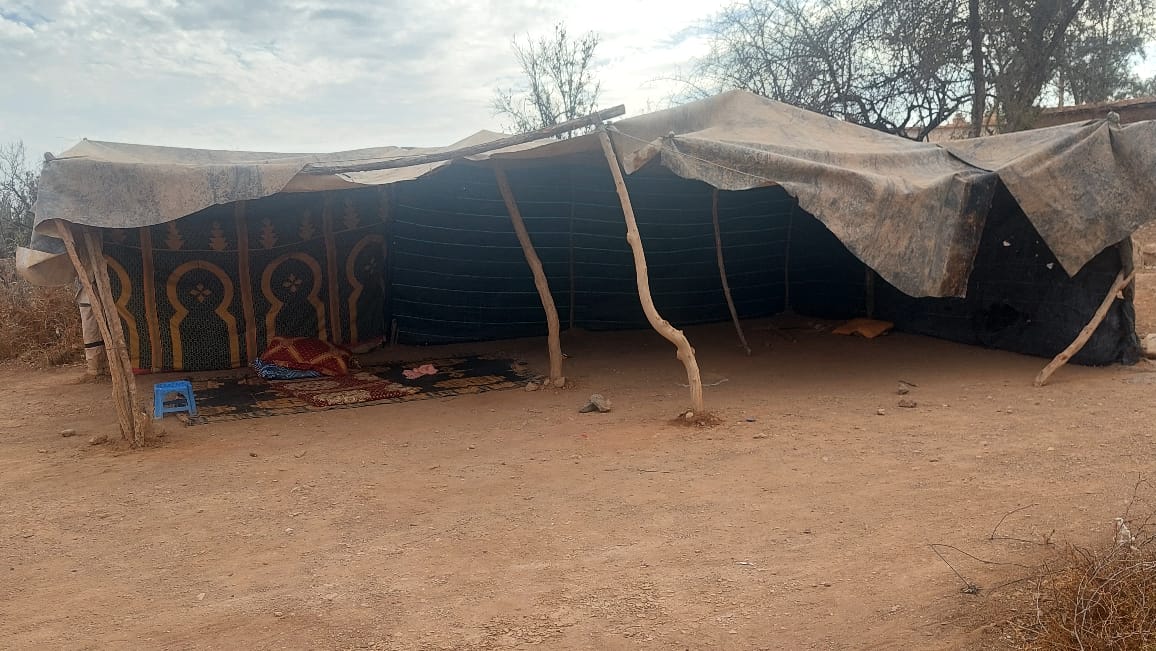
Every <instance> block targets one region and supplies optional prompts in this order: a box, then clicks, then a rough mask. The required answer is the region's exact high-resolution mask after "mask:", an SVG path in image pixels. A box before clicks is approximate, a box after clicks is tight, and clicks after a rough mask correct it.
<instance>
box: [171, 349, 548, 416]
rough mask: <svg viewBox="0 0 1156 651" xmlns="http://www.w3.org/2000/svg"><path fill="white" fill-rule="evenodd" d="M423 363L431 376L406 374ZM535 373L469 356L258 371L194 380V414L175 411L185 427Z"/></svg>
mask: <svg viewBox="0 0 1156 651" xmlns="http://www.w3.org/2000/svg"><path fill="white" fill-rule="evenodd" d="M423 364H431V365H433V366H434V367H435V368H436V369H437V373H435V374H434V375H425V376H422V377H419V378H416V379H408V378H406V377H405V375H404V372H405V371H406V369H411V368H414V367H415V366H420V365H423ZM534 377H535V375H534V374H533V373H531V372H530V370H529V368H528V367H527V366H526V364H525V363H523V362H515V361H511V360H508V359H494V358H489V357H480V356H468V357H456V358H447V359H435V360H429V361H425V362H416V363H415V362H407V363H405V364H392V365H388V366H376V367H373V368H367V369H360V370H356V371H353V372H352V373H350V374H349V375H344V376H340V377H322V378H311V379H305V380H264V379H261V378H259V377H257V376H256V375H250V376H245V377H241V378H227V379H217V380H211V379H210V380H194V381H193V393H194V395H195V397H196V400H197V411H198V415H197V416H196V417H190V416H188V415H187V414H179V415H178V418H180V419H181V420H182V421H184V422H185V423H186V424H188V425H197V424H201V423H213V422H221V421H230V420H239V419H244V418H261V417H265V416H280V415H285V414H299V413H303V412H309V411H324V410H327V409H345V408H350V407H362V406H367V405H379V404H386V403H393V402H408V401H411V400H424V399H427V398H448V397H452V396H460V395H468V394H475V393H483V392H486V391H500V390H504V389H519V388H522V387H524V386H525V384H526V382H527V381H529V380H531V379H533V378H534Z"/></svg>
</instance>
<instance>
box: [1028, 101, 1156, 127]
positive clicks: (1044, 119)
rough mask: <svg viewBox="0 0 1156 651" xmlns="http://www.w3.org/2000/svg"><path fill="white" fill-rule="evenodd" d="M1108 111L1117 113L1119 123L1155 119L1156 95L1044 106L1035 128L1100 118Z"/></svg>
mask: <svg viewBox="0 0 1156 651" xmlns="http://www.w3.org/2000/svg"><path fill="white" fill-rule="evenodd" d="M1109 111H1114V112H1115V113H1117V114H1119V116H1120V124H1128V123H1129V122H1140V121H1141V120H1156V97H1137V98H1135V99H1122V100H1118V101H1115V102H1097V103H1095V104H1080V105H1078V106H1059V107H1053V108H1046V109H1043V110H1042V111H1040V116H1039V117H1038V118H1037V119H1036V128H1037V129H1039V128H1042V127H1054V126H1056V125H1057V124H1069V123H1072V122H1084V121H1086V120H1100V119H1103V118H1104V117H1106V116H1107V115H1108V112H1109Z"/></svg>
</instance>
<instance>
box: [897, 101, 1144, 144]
mask: <svg viewBox="0 0 1156 651" xmlns="http://www.w3.org/2000/svg"><path fill="white" fill-rule="evenodd" d="M1110 112H1115V113H1116V114H1118V115H1119V116H1120V124H1129V123H1132V122H1140V121H1142V120H1156V97H1137V98H1134V99H1122V100H1116V101H1114V102H1096V103H1093V104H1079V105H1076V106H1051V107H1047V108H1043V109H1040V114H1039V116H1038V117H1037V118H1036V122H1035V126H1034V127H1033V128H1035V129H1042V128H1044V127H1054V126H1056V125H1059V124H1071V123H1073V122H1086V121H1088V120H1100V119H1103V118H1105V117H1107V116H1108V113H1110ZM919 131H920V128H919V127H911V128H909V129H908V130H907V133H908V137H910V138H914V137H916V136H918V135H919ZM999 131H1000V129H999V125H998V124H997V123H996V121H995V116H992V115H989V116H988V117H987V125H986V128H985V129H984V133H983V135H990V134H993V133H999ZM970 135H971V122H969V121H968V119H967V118H966V117H964V115H963V114H962V113H956V114H955V115H954V116H952V118H951V120H949V121H948V122H944V123H943V124H941V125H939V126H938V127H936V128H934V129H932V130H931V133H929V134H928V135H927V140H928V142H945V141H948V140H962V139H964V138H967V137H969V136H970Z"/></svg>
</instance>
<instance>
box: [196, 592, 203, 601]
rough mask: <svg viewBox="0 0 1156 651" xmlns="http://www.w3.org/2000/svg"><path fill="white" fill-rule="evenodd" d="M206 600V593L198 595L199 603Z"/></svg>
mask: <svg viewBox="0 0 1156 651" xmlns="http://www.w3.org/2000/svg"><path fill="white" fill-rule="evenodd" d="M204 600H205V593H203V592H202V593H201V594H199V595H197V601H204Z"/></svg>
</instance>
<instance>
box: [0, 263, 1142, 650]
mask: <svg viewBox="0 0 1156 651" xmlns="http://www.w3.org/2000/svg"><path fill="white" fill-rule="evenodd" d="M1152 280H1153V282H1156V279H1152ZM1152 286H1156V285H1152ZM1146 287H1151V286H1147V285H1146ZM1149 293H1151V292H1149ZM1141 294H1142V295H1141V298H1140V300H1141V302H1142V303H1143V302H1144V301H1147V300H1149V299H1145V298H1144V296H1147V294H1144V293H1143V292H1142V293H1141ZM1154 297H1156V296H1154ZM1144 323H1148V322H1144ZM747 327H748V337H749V338H750V339H751V341H752V344H753V347H754V348H755V352H754V355H753V356H751V357H747V356H745V355H744V354H743V353H742V352H741V350H740V349H739V348H738V347H737V345H736V343H735V337H734V333H733V330H731V326H730V325H728V324H721V325H717V326H711V327H705V328H693V329H690V330H689V331H688V334H689V335H690V337H691V339H692V341H693V342H695V344H696V345H697V347H698V351H699V358H700V362H701V365H702V368H703V370H704V376H705V379H706V381H707V382H708V383H714V386H711V387H709V388H708V389H707V390H706V396H707V401H708V403H709V406H710V407H711V409H712V410H714V411H715V412H716V413H717V414H718V415H719V416H720V417H721V418H722V419H723V424H722V425H720V426H718V427H715V428H711V429H699V428H693V427H686V426H681V425H677V424H672V423H671V420H670V419H671V418H672V417H673V416H675V415H676V414H677V413H678V412H679V411H680V410H681V409H683V408H685V407H686V403H687V392H686V390H685V389H684V388H682V387H681V386H679V382H685V376H684V375H683V374H682V369H681V366H680V364H679V363H678V362H677V361H676V360H675V357H674V350H673V348H672V347H671V346H670V345H669V344H667V343H666V342H665V341H664V340H662V339H660V338H659V337H658V336H657V335H655V334H654V333H651V332H630V333H616V334H589V333H575V334H572V335H567V337H566V338H565V341H564V348H565V350H566V352H567V353H568V354H569V355H570V358H569V359H568V360H567V375H568V376H569V379H570V385H571V386H570V387H568V388H567V389H565V390H543V391H538V392H533V393H531V392H526V391H521V390H516V391H506V392H496V393H488V394H483V395H475V396H464V397H458V398H454V399H451V400H444V401H434V400H427V401H418V402H410V403H404V404H396V405H383V406H375V407H365V408H359V409H348V410H339V411H330V412H322V413H315V414H307V415H301V416H288V417H275V418H265V419H257V420H250V421H239V422H232V423H221V424H211V425H202V426H196V427H185V426H182V425H180V424H178V423H177V422H176V421H175V420H173V419H171V418H170V419H169V420H166V421H165V427H166V429H167V436H166V437H165V438H164V439H163V441H162V443H161V444H160V445H159V446H157V447H153V448H150V449H147V450H144V451H138V452H126V451H117V450H115V449H112V448H110V447H109V446H90V445H89V444H88V439H89V438H90V437H92V436H95V435H99V434H110V435H111V434H113V433H114V430H115V415H114V413H113V411H112V408H111V405H110V404H109V402H108V391H109V388H108V386H107V385H100V384H74V383H73V380H74V378H75V377H76V376H77V375H78V374H79V370H78V369H76V368H69V369H61V370H55V371H36V372H30V371H27V370H24V369H21V368H16V367H5V368H2V369H0V573H2V577H3V578H2V579H0V647H4V648H12V649H54V648H61V649H63V648H67V649H89V648H92V649H97V648H99V649H240V648H245V649H363V648H370V649H491V648H529V647H531V646H537V647H539V648H551V649H635V648H638V649H707V648H710V649H884V648H921V649H954V648H1007V647H1008V646H1009V645H1010V642H1009V640H1008V639H1007V638H1006V637H1005V636H1006V635H1007V632H1006V629H1005V628H1002V627H999V626H991V625H989V624H990V622H991V621H993V619H996V620H998V619H999V618H1001V617H1002V618H1005V619H1006V617H1008V616H1010V615H1014V614H1015V613H1016V612H1018V611H1017V610H1015V609H1021V610H1022V609H1023V608H1025V607H1026V604H1028V603H1029V602H1028V601H1026V600H1024V599H1023V594H1022V586H1023V584H1014V583H1013V584H1011V585H1009V586H1004V587H1001V584H1003V583H1005V582H1008V581H1014V580H1015V579H1017V578H1021V577H1023V576H1024V575H1025V571H1024V570H1023V569H1021V568H1019V567H1016V566H1014V565H988V564H983V563H979V562H977V561H975V560H972V559H970V558H968V557H967V556H965V555H963V554H961V553H959V552H958V551H955V550H952V549H947V548H939V549H940V551H941V552H942V553H943V554H944V556H945V558H946V559H947V560H949V561H950V562H951V563H952V564H953V565H954V566H955V567H956V569H957V570H958V571H959V572H960V574H961V575H963V577H964V579H965V580H966V581H968V582H974V583H976V584H978V585H979V586H980V587H981V588H982V590H981V592H980V594H979V595H970V594H963V593H962V592H961V588H962V587H963V586H964V582H963V581H961V579H960V578H959V577H957V576H956V575H955V574H953V572H952V570H951V569H949V567H948V566H947V565H945V563H944V562H943V561H941V560H940V559H939V558H938V557H937V556H936V554H935V553H934V552H933V550H932V549H931V547H930V546H929V545H930V544H933V543H942V544H948V545H952V546H954V547H957V548H958V549H959V550H962V551H964V552H967V553H969V554H972V555H974V556H976V557H979V558H983V559H986V560H995V561H999V562H1021V563H1024V564H1030V561H1031V559H1032V558H1033V555H1034V554H1036V553H1037V552H1036V551H1035V550H1036V548H1037V547H1038V546H1036V545H1033V544H1031V543H1030V542H1028V543H1024V542H1014V541H1007V540H997V541H992V540H989V536H990V534H991V532H992V529H993V527H995V526H996V524H997V523H998V522H999V520H1000V518H1001V517H1003V516H1004V515H1005V514H1007V513H1008V512H1010V511H1012V510H1013V509H1016V508H1018V507H1025V506H1028V505H1033V504H1034V505H1036V506H1033V507H1031V508H1027V509H1025V510H1023V511H1020V512H1018V513H1015V514H1013V515H1011V516H1009V517H1008V518H1007V520H1005V521H1004V522H1003V523H1002V524H1001V525H1000V534H1002V535H1006V536H1009V537H1016V538H1022V539H1025V540H1041V541H1042V540H1043V538H1044V537H1045V536H1047V535H1049V534H1050V532H1052V531H1054V532H1055V533H1054V535H1053V538H1054V539H1055V540H1058V541H1065V542H1072V543H1079V544H1086V543H1091V542H1094V541H1097V540H1101V539H1104V538H1106V537H1107V536H1109V535H1110V532H1111V530H1112V519H1113V517H1115V516H1116V515H1118V514H1121V513H1122V512H1123V510H1124V508H1125V505H1126V502H1127V500H1128V498H1129V497H1130V496H1131V494H1132V489H1133V485H1134V483H1135V481H1136V476H1137V473H1142V472H1149V473H1150V472H1151V470H1152V468H1153V462H1152V455H1153V451H1154V445H1156V444H1154V439H1153V434H1154V433H1156V425H1154V423H1153V413H1154V412H1153V409H1152V394H1153V388H1154V387H1156V372H1152V371H1153V368H1152V367H1151V366H1150V365H1149V364H1148V363H1147V362H1145V363H1143V364H1142V365H1140V366H1136V367H1131V368H1122V367H1112V368H1098V369H1093V368H1081V367H1074V368H1068V367H1065V368H1064V369H1062V370H1061V371H1060V372H1059V373H1057V375H1056V376H1055V377H1054V379H1053V382H1052V384H1051V385H1050V386H1047V387H1044V388H1039V389H1037V388H1033V387H1032V384H1031V381H1032V378H1033V377H1034V375H1035V374H1036V372H1037V371H1038V370H1039V369H1040V368H1041V367H1042V366H1043V364H1044V363H1045V360H1041V359H1037V358H1031V357H1025V356H1020V355H1015V354H1009V353H1003V352H996V351H988V350H983V349H979V348H973V347H967V346H960V345H955V344H951V343H947V342H943V341H938V340H934V339H928V338H922V337H915V336H908V335H903V334H896V335H891V336H887V337H883V338H880V339H877V340H871V341H868V340H864V339H859V338H845V337H837V336H835V335H831V334H828V333H825V332H819V331H806V330H794V331H791V332H790V334H792V335H793V336H794V337H796V339H797V341H796V342H790V341H787V340H786V339H784V338H782V337H781V336H779V335H778V334H776V333H774V332H772V331H771V330H769V329H767V328H766V326H765V324H762V323H748V324H747ZM1142 327H1146V326H1142ZM1141 332H1142V334H1143V332H1144V330H1141ZM467 348H468V349H470V350H474V351H479V352H500V353H504V354H509V355H513V356H520V357H523V358H525V359H528V360H529V361H530V362H531V363H532V365H533V366H534V367H535V368H537V369H540V370H541V369H544V368H545V360H544V357H543V354H542V353H543V352H544V348H545V346H544V342H542V341H536V340H535V341H518V342H501V343H496V344H488V345H476V346H469V347H467ZM409 354H411V355H414V354H416V353H413V352H412V351H410V353H409ZM144 380H146V378H142V387H143V388H145V389H147V388H148V384H147V383H145V382H144ZM723 380H725V382H724V381H723ZM899 380H905V381H907V382H911V383H913V384H915V385H918V386H917V387H916V388H914V389H912V391H911V393H910V394H909V395H908V396H904V397H906V398H911V399H914V400H915V401H916V402H917V406H916V407H915V408H900V407H898V406H897V403H898V400H899V399H900V398H901V396H898V395H897V393H896V387H897V383H898V381H899ZM593 392H599V393H603V394H605V395H606V396H607V397H608V398H610V399H611V400H612V401H613V406H614V408H613V411H612V412H611V413H608V414H579V413H578V412H577V409H578V407H580V406H581V405H582V404H583V403H584V402H585V400H586V398H587V397H588V396H589V394H591V393H593ZM65 428H72V429H75V430H76V432H77V435H76V436H74V437H68V438H65V437H62V436H61V435H60V431H61V430H62V429H65Z"/></svg>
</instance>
